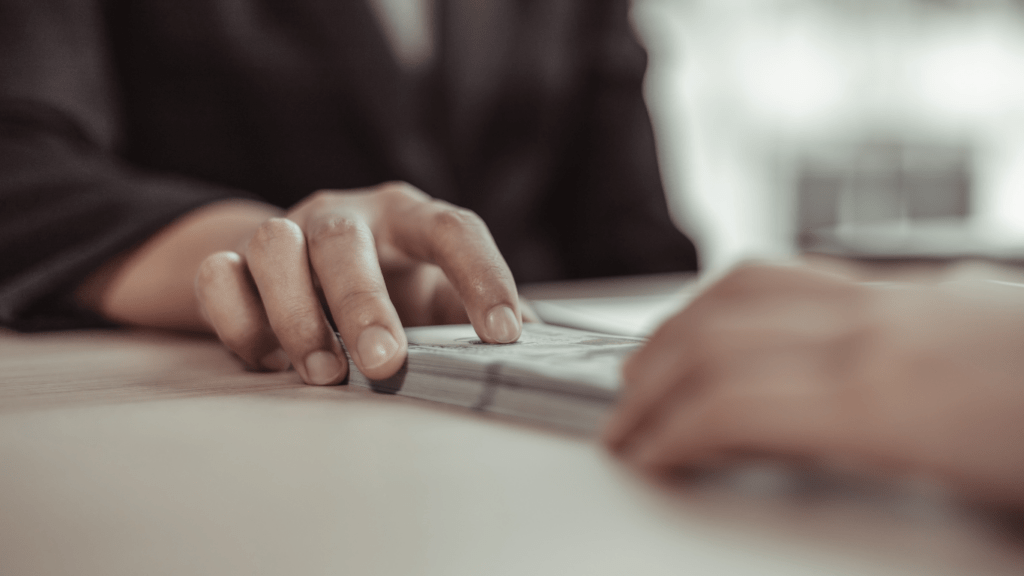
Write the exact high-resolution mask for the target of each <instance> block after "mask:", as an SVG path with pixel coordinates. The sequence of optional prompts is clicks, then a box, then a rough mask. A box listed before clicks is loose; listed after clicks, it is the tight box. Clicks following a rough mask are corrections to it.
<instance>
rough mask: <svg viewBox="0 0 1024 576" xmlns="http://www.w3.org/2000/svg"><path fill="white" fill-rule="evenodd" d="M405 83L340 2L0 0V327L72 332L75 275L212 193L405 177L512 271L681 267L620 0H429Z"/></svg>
mask: <svg viewBox="0 0 1024 576" xmlns="http://www.w3.org/2000/svg"><path fill="white" fill-rule="evenodd" d="M439 4H440V5H441V7H442V8H441V13H440V15H439V18H438V22H439V24H438V26H439V30H438V37H439V38H440V45H439V46H438V50H437V54H438V59H437V62H436V65H435V66H434V67H433V68H432V69H431V70H430V71H429V72H427V73H425V74H422V75H418V76H416V77H412V76H409V75H406V74H403V73H402V71H401V70H400V69H399V67H398V65H397V64H396V62H395V60H394V59H393V57H392V55H391V52H390V50H389V48H388V46H387V45H386V43H385V40H384V37H383V35H382V34H381V32H380V30H379V27H378V23H377V21H376V20H375V19H374V17H373V15H372V13H371V12H370V10H369V8H368V7H367V5H366V4H365V3H364V2H362V1H360V0H277V1H274V0H174V1H165V0H0V323H2V324H5V325H10V326H16V327H21V328H41V327H51V326H53V327H55V326H66V325H75V324H76V323H80V322H82V321H83V316H82V312H81V311H79V310H76V309H75V308H74V306H73V305H71V304H70V302H69V298H68V294H69V292H70V290H71V289H73V287H74V286H75V285H77V284H78V283H79V282H80V281H81V280H82V279H83V278H84V277H85V276H86V275H87V274H88V273H89V272H90V271H91V270H93V269H95V268H96V267H97V266H98V265H99V264H100V263H101V262H103V261H104V260H106V259H107V258H109V257H111V256H112V255H114V254H116V253H118V252H121V251H124V250H126V249H129V248H130V247H132V246H133V245H136V244H138V243H139V242H141V241H143V240H144V239H145V238H147V237H148V236H150V235H151V234H153V233H154V232H155V231H156V230H158V229H159V228H160V227H162V226H164V225H166V224H167V223H168V222H170V221H171V220H172V219H174V218H176V217H178V216H180V215H181V214H183V213H184V212H187V211H189V210H192V209H194V208H196V207H198V206H201V205H203V204H206V203H209V202H212V201H216V200H218V199H223V198H226V197H237V196H248V197H256V198H260V199H263V200H266V201H269V202H273V203H275V204H278V205H280V206H282V207H287V206H289V205H291V204H293V203H294V202H296V201H297V200H299V199H301V198H302V197H304V196H306V195H308V194H309V193H311V192H313V191H315V190H318V189H324V188H337V189H346V188H356V187H360V186H367V185H372V184H376V183H379V182H382V181H385V180H396V179H400V180H407V181H409V182H411V183H413V184H414V185H416V186H418V187H420V188H421V189H423V190H425V191H426V192H428V193H430V194H432V195H434V196H436V197H439V198H444V199H447V200H449V201H451V202H454V203H456V204H459V205H462V206H465V207H468V208H471V209H472V210H475V211H476V212H477V213H479V214H480V215H481V216H482V217H483V218H484V220H485V221H486V222H487V223H488V225H489V226H490V227H491V231H492V233H493V234H494V237H495V240H496V241H497V243H498V246H499V247H500V249H501V250H502V253H503V254H504V255H505V257H506V259H507V260H508V262H509V265H510V266H511V268H512V270H513V273H514V274H515V275H516V278H517V280H519V281H533V280H544V279H560V278H577V277H586V276H601V275H615V274H629V273H642V272H658V271H667V270H679V269H693V268H695V266H696V255H695V253H694V250H693V246H692V244H691V243H690V242H689V241H688V240H687V239H686V238H685V237H684V236H683V235H682V234H680V233H679V232H678V231H677V230H676V229H675V228H674V227H673V226H672V224H671V222H670V220H669V217H668V214H667V210H666V206H665V199H664V194H663V191H662V187H661V182H660V178H659V174H658V170H657V165H656V160H655V150H654V142H653V137H652V132H651V127H650V122H649V120H648V117H647V112H646V109H645V107H644V104H643V101H642V98H641V91H640V89H641V81H642V77H643V72H644V68H645V64H646V55H645V53H644V52H643V50H642V49H641V48H640V47H639V45H638V44H637V43H636V41H635V39H634V38H633V35H632V33H631V30H630V27H629V24H628V22H627V2H626V0H441V1H440V2H439Z"/></svg>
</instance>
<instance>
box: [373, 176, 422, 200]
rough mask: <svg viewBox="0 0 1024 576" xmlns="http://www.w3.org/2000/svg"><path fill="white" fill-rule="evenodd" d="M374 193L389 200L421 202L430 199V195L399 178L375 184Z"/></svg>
mask: <svg viewBox="0 0 1024 576" xmlns="http://www.w3.org/2000/svg"><path fill="white" fill-rule="evenodd" d="M374 194H376V195H378V196H380V197H381V198H384V199H385V200H386V201H391V202H408V201H416V202H423V201H427V200H429V199H430V196H428V195H427V194H426V193H425V192H423V191H422V190H420V189H419V188H417V187H415V186H413V185H412V184H409V183H408V182H402V181H400V180H394V181H390V182H384V183H382V184H379V185H377V186H376V187H375V188H374Z"/></svg>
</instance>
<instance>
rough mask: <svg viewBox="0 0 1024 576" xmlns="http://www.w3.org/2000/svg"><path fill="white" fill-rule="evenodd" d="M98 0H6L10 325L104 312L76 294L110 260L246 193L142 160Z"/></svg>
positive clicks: (0, 154)
mask: <svg viewBox="0 0 1024 576" xmlns="http://www.w3.org/2000/svg"><path fill="white" fill-rule="evenodd" d="M105 36H106V35H105V31H104V29H103V15H102V13H101V9H100V5H99V0H0V325H3V326H9V327H14V328H17V329H25V330H32V329H49V328H65V327H75V326H81V325H85V324H93V323H96V322H97V320H98V319H97V318H95V317H93V316H91V315H89V314H88V313H86V312H85V311H83V310H79V309H77V308H76V307H75V306H74V304H73V303H72V302H71V298H70V294H71V292H72V291H73V290H74V288H75V287H76V286H77V285H78V284H79V283H80V282H81V281H82V280H83V279H84V278H85V277H86V276H87V275H88V274H89V273H90V272H91V271H93V270H95V269H96V268H97V267H98V266H99V265H100V264H102V263H103V262H104V261H106V260H107V259H109V258H111V257H112V256H114V255H116V254H118V253H120V252H123V251H125V250H127V249H129V248H131V247H133V246H135V245H137V244H139V243H140V242H142V241H143V240H145V239H146V238H147V237H149V236H150V235H152V234H153V233H155V232H156V231H157V230H158V229H160V228H161V227H163V226H165V225H166V224H168V223H169V222H171V221H172V220H173V219H175V218H177V217H178V216H181V215H182V214H184V213H185V212H188V211H189V210H192V209H195V208H197V207H199V206H201V205H203V204H206V203H209V202H212V201H215V200H218V199H222V198H225V197H229V196H236V195H238V193H237V192H235V191H232V190H227V189H221V188H218V187H214V186H212V185H209V184H204V183H200V182H195V181H189V180H185V179H180V178H176V177H171V176H159V175H154V174H148V173H144V172H141V171H137V170H134V169H132V167H130V166H127V165H125V164H124V163H123V162H121V161H120V160H119V159H118V155H117V152H116V151H117V146H118V145H119V144H120V143H121V142H119V139H120V138H121V137H122V134H121V128H120V122H119V118H118V106H117V104H116V97H117V94H116V91H117V89H116V81H115V76H114V71H113V65H112V63H111V59H110V51H109V46H108V45H107V40H106V37H105Z"/></svg>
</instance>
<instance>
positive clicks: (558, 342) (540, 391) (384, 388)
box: [349, 323, 643, 432]
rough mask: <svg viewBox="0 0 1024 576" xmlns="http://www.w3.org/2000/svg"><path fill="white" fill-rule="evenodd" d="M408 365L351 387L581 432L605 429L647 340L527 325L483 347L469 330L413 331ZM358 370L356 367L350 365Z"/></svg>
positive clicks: (355, 374) (357, 377)
mask: <svg viewBox="0 0 1024 576" xmlns="http://www.w3.org/2000/svg"><path fill="white" fill-rule="evenodd" d="M406 333H407V335H408V338H409V359H408V362H407V364H406V366H405V367H403V368H402V370H400V371H399V372H398V374H396V375H395V376H393V377H391V378H388V379H387V380H375V381H370V380H368V379H367V378H366V377H365V376H363V375H362V374H360V373H359V371H358V370H356V369H355V368H353V370H352V374H351V376H350V378H349V382H350V383H352V384H356V385H359V386H366V387H369V388H372V389H373V390H375V391H377V392H382V393H388V394H400V395H403V396H409V397H412V398H420V399H423V400H431V401H434V402H443V403H445V404H453V405H456V406H462V407H465V408H470V409H473V410H481V411H487V412H494V413H497V414H504V415H508V416H513V417H517V418H524V419H527V420H533V421H537V422H543V423H545V424H550V425H554V426H558V427H561V428H567V429H572V430H578V431H581V432H592V431H594V430H596V429H597V428H598V427H600V425H601V423H602V421H603V419H604V416H605V415H606V413H607V412H608V410H609V409H610V408H611V405H612V404H613V403H614V401H615V398H616V396H617V394H618V390H619V386H620V382H621V368H622V363H623V362H624V361H625V359H626V357H627V356H629V355H630V354H632V353H633V352H634V351H635V350H636V349H637V348H639V347H640V346H641V345H642V344H643V340H640V339H638V338H630V337H623V336H608V335H605V334H597V333H593V332H584V331H581V330H575V329H571V328H562V327H558V326H550V325H543V324H532V323H527V324H525V325H524V327H523V334H522V337H520V339H519V341H518V342H516V343H514V344H484V343H483V342H481V341H480V338H479V337H478V336H477V335H476V332H474V331H473V327H472V326H469V325H455V326H430V327H423V328H410V329H408V330H407V331H406ZM352 366H354V364H352Z"/></svg>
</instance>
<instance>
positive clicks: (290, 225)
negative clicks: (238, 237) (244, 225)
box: [249, 218, 302, 250]
mask: <svg viewBox="0 0 1024 576" xmlns="http://www.w3.org/2000/svg"><path fill="white" fill-rule="evenodd" d="M296 238H299V239H301V238H302V230H300V229H299V225H298V224H296V223H295V222H292V221H291V220H289V219H287V218H270V219H268V220H265V221H264V222H262V223H260V225H259V226H257V227H256V232H254V233H253V235H252V239H251V240H249V249H250V250H253V249H255V250H259V249H262V248H263V247H265V246H267V245H269V244H272V243H274V242H278V241H280V240H282V239H292V240H294V239H296Z"/></svg>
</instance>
